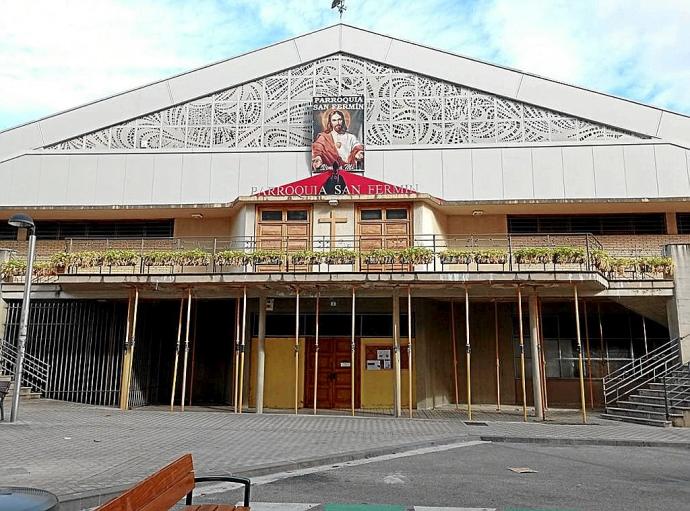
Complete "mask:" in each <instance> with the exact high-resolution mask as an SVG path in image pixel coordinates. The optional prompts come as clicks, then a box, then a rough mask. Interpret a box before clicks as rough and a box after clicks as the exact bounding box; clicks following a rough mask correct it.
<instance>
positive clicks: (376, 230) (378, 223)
mask: <svg viewBox="0 0 690 511" xmlns="http://www.w3.org/2000/svg"><path fill="white" fill-rule="evenodd" d="M410 216H411V209H410V205H409V204H392V205H386V206H369V205H361V206H359V207H358V208H357V229H358V233H359V243H360V247H361V251H362V252H368V251H371V250H378V249H386V248H388V249H401V248H406V247H409V246H410V245H412V227H411V225H412V224H411V219H410ZM408 266H409V265H402V264H365V263H363V269H364V270H367V271H381V270H384V269H386V270H395V271H402V270H405V269H407V268H408Z"/></svg>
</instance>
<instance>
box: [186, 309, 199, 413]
mask: <svg viewBox="0 0 690 511" xmlns="http://www.w3.org/2000/svg"><path fill="white" fill-rule="evenodd" d="M198 317H199V304H197V306H196V307H194V320H193V321H192V323H193V324H194V329H193V330H192V360H190V364H189V365H190V368H189V395H188V396H187V398H188V401H187V406H192V396H193V395H194V371H195V370H196V334H197V328H198V327H199V322H198V321H197V318H198Z"/></svg>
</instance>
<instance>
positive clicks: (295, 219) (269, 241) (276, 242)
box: [256, 206, 311, 271]
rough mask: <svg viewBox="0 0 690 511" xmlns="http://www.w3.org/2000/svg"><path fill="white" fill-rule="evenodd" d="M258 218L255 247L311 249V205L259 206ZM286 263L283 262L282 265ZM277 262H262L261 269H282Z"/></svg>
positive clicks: (281, 251)
mask: <svg viewBox="0 0 690 511" xmlns="http://www.w3.org/2000/svg"><path fill="white" fill-rule="evenodd" d="M256 216H257V220H256V248H257V250H268V251H275V252H280V253H281V254H288V253H290V252H297V251H301V250H310V249H311V207H310V206H289V207H287V206H259V207H257V215H256ZM284 263H285V261H283V264H281V265H280V266H281V267H282V266H283V265H284ZM280 269H281V268H279V267H278V266H276V265H272V264H268V265H262V266H261V267H260V268H259V271H279V270H280Z"/></svg>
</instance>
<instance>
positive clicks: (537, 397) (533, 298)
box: [527, 291, 544, 420]
mask: <svg viewBox="0 0 690 511" xmlns="http://www.w3.org/2000/svg"><path fill="white" fill-rule="evenodd" d="M527 304H528V307H529V328H530V348H531V354H532V395H533V403H534V415H535V416H536V417H537V419H540V420H544V408H543V407H542V398H541V392H542V381H541V362H540V360H539V359H540V356H541V355H540V353H539V323H538V320H537V295H536V294H535V292H534V291H532V293H530V295H529V296H528V298H527Z"/></svg>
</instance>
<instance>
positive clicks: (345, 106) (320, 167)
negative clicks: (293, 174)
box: [311, 96, 364, 173]
mask: <svg viewBox="0 0 690 511" xmlns="http://www.w3.org/2000/svg"><path fill="white" fill-rule="evenodd" d="M312 119H313V123H312V137H313V138H312V140H313V142H312V145H311V169H312V172H315V173H320V172H329V171H330V172H334V171H335V172H337V171H339V170H345V171H349V172H352V171H360V172H362V171H364V96H330V97H315V98H314V102H313V107H312Z"/></svg>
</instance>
